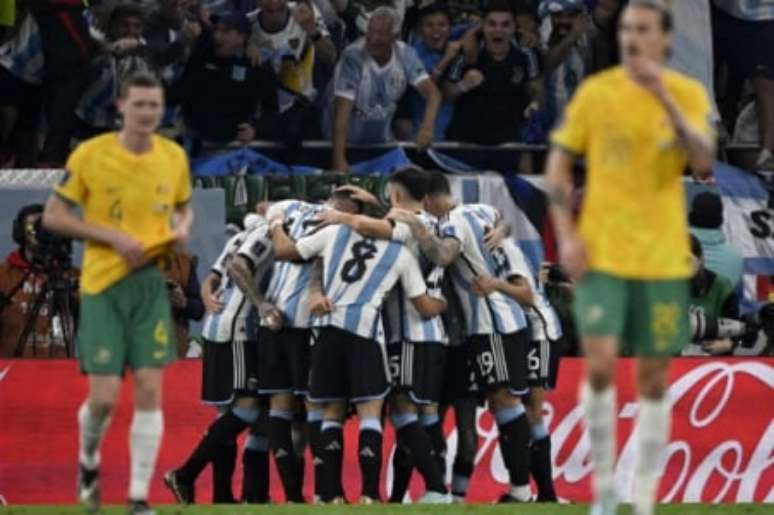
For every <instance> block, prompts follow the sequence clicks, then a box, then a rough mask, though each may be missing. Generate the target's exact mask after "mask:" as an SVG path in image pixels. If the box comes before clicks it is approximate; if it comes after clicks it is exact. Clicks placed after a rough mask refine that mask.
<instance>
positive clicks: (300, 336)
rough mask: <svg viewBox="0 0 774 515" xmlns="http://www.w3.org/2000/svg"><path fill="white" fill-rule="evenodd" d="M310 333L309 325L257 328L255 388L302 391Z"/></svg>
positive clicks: (306, 376) (270, 391)
mask: <svg viewBox="0 0 774 515" xmlns="http://www.w3.org/2000/svg"><path fill="white" fill-rule="evenodd" d="M311 337H312V332H311V331H310V330H309V329H295V328H292V327H287V328H283V329H280V330H279V331H277V332H276V333H275V332H273V331H270V330H269V329H267V328H265V327H261V328H259V329H258V365H257V370H258V392H260V393H261V394H274V393H294V394H296V395H306V393H307V392H308V391H309V354H310V345H311V342H310V339H311Z"/></svg>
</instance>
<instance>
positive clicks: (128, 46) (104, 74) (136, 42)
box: [75, 2, 150, 139]
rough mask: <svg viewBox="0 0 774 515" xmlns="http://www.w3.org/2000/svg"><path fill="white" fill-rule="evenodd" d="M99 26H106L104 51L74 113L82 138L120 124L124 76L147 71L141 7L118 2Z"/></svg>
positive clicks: (93, 67) (93, 64)
mask: <svg viewBox="0 0 774 515" xmlns="http://www.w3.org/2000/svg"><path fill="white" fill-rule="evenodd" d="M98 25H100V26H98V27H97V29H98V30H99V29H102V30H104V36H102V37H103V38H104V39H103V40H102V41H101V48H102V50H103V51H102V53H100V54H99V55H97V57H95V59H94V61H93V62H92V64H91V74H90V76H91V77H93V79H92V80H91V83H90V84H89V85H88V86H87V87H86V90H85V91H84V92H83V95H82V96H81V99H80V101H79V102H78V105H77V107H76V109H75V113H76V115H77V116H78V118H79V119H80V120H81V122H82V123H81V129H80V131H79V133H80V134H79V136H80V139H86V138H90V137H92V136H96V135H97V134H100V133H102V132H106V131H110V130H113V129H115V128H116V127H117V126H118V111H117V110H116V98H117V93H118V86H119V84H121V82H122V81H123V79H124V78H125V77H128V76H129V75H131V74H133V73H135V72H141V71H148V70H149V69H150V64H149V62H148V60H147V57H146V55H147V47H146V42H145V39H144V38H143V37H142V33H143V28H144V20H143V13H142V9H141V8H140V6H139V5H136V4H134V3H127V2H124V3H118V4H115V5H114V6H113V7H112V8H111V9H109V10H108V11H107V13H106V14H105V16H104V20H102V21H101V22H98Z"/></svg>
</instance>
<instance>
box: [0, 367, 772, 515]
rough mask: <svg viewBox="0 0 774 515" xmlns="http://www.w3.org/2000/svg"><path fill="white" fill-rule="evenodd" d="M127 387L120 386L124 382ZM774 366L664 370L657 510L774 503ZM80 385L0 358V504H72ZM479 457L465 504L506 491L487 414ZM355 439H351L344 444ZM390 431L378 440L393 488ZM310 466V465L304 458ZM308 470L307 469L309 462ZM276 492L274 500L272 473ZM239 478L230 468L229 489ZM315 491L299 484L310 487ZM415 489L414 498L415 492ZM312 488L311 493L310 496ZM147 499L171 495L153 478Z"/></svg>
mask: <svg viewBox="0 0 774 515" xmlns="http://www.w3.org/2000/svg"><path fill="white" fill-rule="evenodd" d="M633 366H634V363H633V362H632V361H630V360H620V361H619V362H618V369H617V375H618V385H619V386H618V399H619V410H618V450H619V458H618V465H617V470H616V480H617V483H618V487H619V491H620V493H621V495H622V497H623V498H624V499H627V498H628V497H629V495H630V492H631V490H632V470H633V467H632V464H633V462H634V459H635V455H634V452H635V445H634V442H635V439H634V438H633V434H632V433H633V427H634V421H635V419H636V414H637V404H636V396H635V393H634V388H633V384H632V378H633V377H634V376H633ZM582 373H583V364H582V361H580V360H575V359H566V360H564V361H563V362H562V369H561V373H560V380H559V386H558V388H557V390H556V391H554V392H552V393H551V395H550V396H549V397H548V402H547V405H546V410H547V421H548V423H549V427H550V430H551V434H552V441H553V461H554V475H555V481H556V488H557V492H558V493H559V495H560V496H561V497H563V498H565V499H568V500H572V501H586V500H588V499H589V496H590V490H589V488H590V480H591V465H590V463H589V448H588V440H587V438H586V436H585V435H584V431H583V425H582V420H581V412H580V410H579V408H578V406H577V401H576V398H577V391H578V386H579V383H580V380H581V377H582ZM127 382H128V381H127ZM199 384H200V363H199V362H198V361H193V360H192V361H183V362H179V363H176V364H175V365H173V366H172V367H171V368H170V369H169V370H168V372H167V374H166V379H165V390H164V416H165V433H164V441H163V445H162V450H161V455H160V457H159V464H158V470H159V471H160V472H161V471H165V470H167V469H170V468H173V467H174V466H175V465H178V464H180V463H181V462H182V461H183V460H184V459H185V458H186V456H187V454H188V453H189V452H190V451H191V449H192V447H193V446H194V445H195V443H196V442H197V440H198V438H199V437H200V436H201V434H202V432H203V431H204V430H205V428H206V427H207V425H208V424H209V423H210V421H211V420H212V419H213V417H214V415H215V413H214V411H213V410H212V408H208V407H204V406H202V405H201V404H200V403H199V402H198V398H199ZM773 392H774V359H725V360H717V359H713V360H708V359H679V360H675V361H673V363H672V373H671V384H670V389H669V399H670V401H671V403H672V405H673V424H672V435H671V438H670V443H669V446H668V449H667V453H666V456H665V459H666V468H665V471H664V478H663V480H662V482H661V488H660V491H659V497H660V499H661V500H662V501H664V502H698V501H702V502H774V395H773ZM85 393H86V381H85V379H84V378H83V377H82V376H81V375H80V374H79V373H78V370H77V365H76V364H75V363H74V362H72V361H64V360H62V361H58V360H51V361H32V360H5V361H0V504H2V503H8V504H30V503H68V502H74V500H75V492H74V486H75V475H76V456H77V427H76V420H75V413H76V410H77V408H78V405H79V404H80V402H81V400H82V399H83V397H84V395H85ZM130 397H131V388H129V387H128V385H125V388H124V390H123V392H122V399H121V406H120V408H119V409H118V411H117V413H116V414H115V416H114V419H113V422H112V425H111V428H110V430H109V432H108V434H107V436H106V439H105V443H104V446H103V449H102V456H103V463H102V477H103V497H104V498H105V500H106V501H107V502H123V500H124V499H125V498H126V488H127V483H128V474H129V458H128V451H127V432H128V427H129V422H130V419H131V415H132V410H131V398H130ZM477 424H478V432H479V450H478V453H477V456H476V463H477V467H476V471H475V474H474V476H473V478H472V482H471V487H470V496H469V499H470V500H471V501H491V500H492V499H494V498H496V497H497V496H498V495H499V494H500V493H502V491H504V490H505V489H506V488H507V473H506V471H505V468H504V466H503V464H502V459H501V458H500V453H499V451H497V429H496V427H495V426H494V424H493V420H492V418H491V417H490V416H489V414H488V413H486V412H485V411H483V410H481V412H480V413H479V416H478V418H477ZM356 432H357V426H356V424H354V423H353V422H350V423H349V424H348V425H347V427H346V441H347V446H346V447H347V449H346V460H345V488H347V490H348V493H349V495H350V497H351V498H356V496H357V494H359V492H358V491H357V485H358V482H359V477H360V474H359V473H358V470H357V457H356V455H355V450H356V449H355V447H356V444H355V443H354V442H356V440H357V438H356ZM446 434H447V439H448V442H449V449H450V452H449V460H450V461H451V460H452V459H453V450H454V447H455V445H456V432H455V431H454V422H453V420H452V419H451V417H449V420H447V421H446ZM350 442H351V443H350ZM392 449H393V434H392V431H391V430H389V428H388V430H387V431H386V435H385V470H384V474H383V477H384V478H385V482H386V483H388V484H389V481H390V478H391V474H390V472H389V467H388V464H389V459H388V458H389V456H390V455H391V453H392ZM309 461H310V460H307V462H309ZM307 466H308V467H311V465H310V464H309V463H308V464H307ZM272 479H273V483H272V492H273V495H274V497H275V499H280V498H281V495H280V493H279V490H280V488H279V482H278V481H277V480H276V474H275V475H273V478H272ZM209 484H210V478H209V472H206V473H205V474H204V475H203V476H202V478H201V479H200V481H199V484H198V485H197V486H198V491H199V492H200V494H199V496H198V497H199V499H200V501H201V502H207V500H208V499H209V492H210V487H209ZM240 485H241V474H240V473H239V471H237V474H236V477H235V491H237V492H238V491H239V486H240ZM309 486H311V485H307V487H309ZM418 488H419V484H414V485H413V488H412V494H413V495H417V493H418ZM307 490H309V488H307ZM151 497H152V499H151V500H152V501H154V502H159V503H164V502H171V501H172V499H171V497H170V496H169V494H168V493H167V492H166V491H165V489H164V487H163V485H162V484H161V481H160V474H157V476H156V477H155V479H154V482H153V486H152V492H151Z"/></svg>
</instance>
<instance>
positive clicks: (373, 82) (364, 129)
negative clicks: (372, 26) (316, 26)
mask: <svg viewBox="0 0 774 515" xmlns="http://www.w3.org/2000/svg"><path fill="white" fill-rule="evenodd" d="M429 78H430V77H429V76H428V75H427V72H426V71H425V66H424V65H423V64H422V61H421V60H420V59H419V56H418V55H417V52H416V50H414V49H413V48H412V47H410V46H408V45H407V44H405V43H403V42H401V41H398V42H396V43H395V44H394V45H393V47H392V57H390V61H389V62H388V63H387V64H385V65H384V66H379V64H378V63H377V62H376V61H375V60H374V59H373V58H372V57H371V54H369V53H368V50H366V47H365V39H363V38H361V39H359V40H358V41H356V42H354V43H352V44H351V45H349V46H348V47H347V48H346V49H344V52H342V55H341V59H340V60H339V63H338V64H337V65H336V71H335V73H334V77H333V80H332V81H331V83H332V86H331V87H330V88H329V92H328V101H327V102H326V104H325V105H326V108H325V109H326V112H325V113H324V115H323V131H324V133H325V136H326V137H331V136H332V133H333V116H334V113H333V106H334V98H333V97H339V98H345V99H347V100H351V101H352V102H353V103H354V106H353V108H352V114H351V115H350V118H349V129H348V133H347V142H348V143H384V142H385V141H391V140H393V139H394V138H393V136H392V118H393V116H394V115H395V111H396V109H397V107H398V100H399V99H400V97H402V96H403V93H405V91H406V87H407V86H408V85H409V84H410V85H412V86H416V85H417V84H419V83H420V82H422V81H423V80H429Z"/></svg>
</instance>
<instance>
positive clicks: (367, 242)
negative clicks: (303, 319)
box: [296, 225, 427, 343]
mask: <svg viewBox="0 0 774 515" xmlns="http://www.w3.org/2000/svg"><path fill="white" fill-rule="evenodd" d="M296 247H297V248H298V253H299V254H300V255H301V257H303V258H304V259H311V258H313V257H316V256H322V258H323V291H324V294H325V296H326V297H328V299H330V301H331V303H332V304H333V311H332V312H331V313H329V314H327V315H324V316H322V317H313V319H312V323H313V325H314V326H315V327H325V326H333V327H338V328H339V329H343V330H345V331H348V332H350V333H353V334H356V335H358V336H360V337H362V338H368V339H371V340H375V341H378V342H379V343H383V342H384V328H383V327H382V317H381V308H382V302H383V301H384V297H385V295H386V294H387V292H389V291H390V290H391V289H392V287H393V286H395V284H396V283H397V282H398V281H400V284H401V286H403V291H404V294H405V295H406V296H408V297H409V298H415V297H419V296H420V295H423V294H424V293H426V291H427V287H426V286H425V280H424V278H423V277H422V272H421V271H420V269H419V264H418V263H417V260H416V259H415V258H414V256H412V255H411V252H409V250H408V249H406V247H405V246H403V245H402V244H401V243H399V242H397V241H391V240H376V239H373V238H365V237H363V236H361V235H359V234H358V233H356V232H355V231H353V230H352V229H350V228H349V227H347V226H343V225H331V226H328V227H325V228H323V229H321V230H319V231H317V232H315V233H314V234H312V235H310V236H307V237H305V238H302V239H300V240H299V241H298V242H297V243H296Z"/></svg>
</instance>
